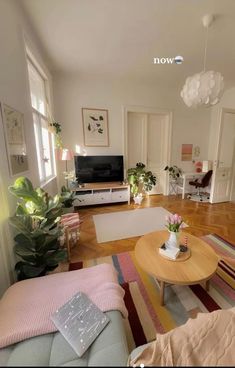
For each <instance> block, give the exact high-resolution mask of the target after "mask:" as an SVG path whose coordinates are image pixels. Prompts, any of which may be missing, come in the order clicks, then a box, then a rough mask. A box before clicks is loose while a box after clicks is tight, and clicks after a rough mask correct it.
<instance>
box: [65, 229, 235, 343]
mask: <svg viewBox="0 0 235 368" xmlns="http://www.w3.org/2000/svg"><path fill="white" fill-rule="evenodd" d="M203 239H204V241H206V242H207V243H208V244H210V245H211V246H212V247H213V248H214V250H215V251H216V252H217V253H219V254H221V255H223V256H225V257H226V256H227V257H230V258H233V259H235V246H234V245H232V244H230V243H228V242H226V241H225V240H223V239H222V238H220V237H219V236H217V235H215V234H213V235H207V236H204V237H203ZM100 263H111V264H113V265H114V267H115V268H116V270H117V271H118V277H119V283H120V284H121V285H122V287H123V288H124V290H125V299H124V300H125V304H126V307H127V309H128V311H129V318H128V320H127V321H126V322H125V323H126V330H127V337H128V343H129V348H130V349H133V348H134V347H137V346H139V345H142V344H144V343H146V342H149V341H152V340H154V339H155V335H156V332H160V333H164V332H167V331H169V330H171V329H172V328H174V327H176V326H179V325H181V324H183V323H185V322H186V321H187V320H188V318H190V317H192V318H193V317H195V316H196V314H197V313H198V312H212V311H214V310H216V309H227V308H230V307H233V306H235V268H234V266H232V265H231V264H230V263H227V262H224V261H221V262H220V263H219V267H218V271H217V273H216V275H215V276H213V278H212V279H211V282H210V291H209V292H206V290H205V289H204V288H203V287H202V286H201V285H193V286H179V285H171V286H167V287H166V290H165V305H164V306H160V302H159V300H160V295H159V286H158V283H157V281H156V280H155V279H154V278H153V277H151V276H149V275H147V274H146V273H145V272H144V271H143V270H142V269H141V268H140V266H139V264H138V263H137V261H136V259H135V255H134V252H125V253H120V254H115V255H113V256H109V257H102V258H96V259H93V260H89V261H84V262H78V263H74V264H70V269H71V270H72V269H77V268H83V267H90V266H93V265H96V264H100Z"/></svg>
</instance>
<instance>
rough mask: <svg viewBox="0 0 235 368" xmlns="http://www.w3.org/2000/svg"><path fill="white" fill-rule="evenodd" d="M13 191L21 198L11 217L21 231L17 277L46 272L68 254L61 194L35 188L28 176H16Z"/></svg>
mask: <svg viewBox="0 0 235 368" xmlns="http://www.w3.org/2000/svg"><path fill="white" fill-rule="evenodd" d="M9 191H10V193H12V194H13V195H14V196H16V197H17V198H18V201H17V207H16V212H15V214H14V216H13V217H10V224H11V225H12V226H14V227H15V229H16V230H17V232H18V233H17V235H16V236H15V238H14V240H15V242H16V244H15V246H14V252H15V254H16V255H17V256H18V257H20V258H21V260H20V261H18V262H17V263H16V265H15V271H16V273H17V278H18V280H22V279H28V278H32V277H37V276H41V275H44V274H46V272H47V271H51V270H53V269H54V268H56V267H57V266H58V263H59V262H61V261H63V260H65V259H66V257H67V252H66V250H65V249H62V248H61V247H60V244H59V240H58V239H59V237H60V235H61V234H62V228H61V227H60V225H59V220H60V215H61V213H62V203H61V202H60V196H59V195H58V194H57V195H56V196H54V197H51V196H50V195H48V193H47V192H45V191H44V190H43V189H41V188H36V189H34V188H33V185H32V183H31V181H30V180H29V179H28V178H26V177H19V178H18V179H16V181H15V183H14V185H12V186H10V187H9Z"/></svg>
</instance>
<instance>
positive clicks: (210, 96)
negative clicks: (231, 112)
mask: <svg viewBox="0 0 235 368" xmlns="http://www.w3.org/2000/svg"><path fill="white" fill-rule="evenodd" d="M223 89H224V81H223V76H222V75H221V74H220V73H219V72H214V71H212V70H209V71H207V72H205V71H203V72H200V73H197V74H194V75H193V76H192V77H188V78H187V79H186V82H185V84H184V86H183V89H182V91H181V94H180V95H181V97H182V98H183V100H184V102H185V104H186V105H187V106H188V107H197V106H200V105H206V106H210V105H215V104H217V103H218V102H219V100H220V98H221V96H222V93H223Z"/></svg>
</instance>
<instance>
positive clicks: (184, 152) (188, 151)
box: [181, 144, 193, 161]
mask: <svg viewBox="0 0 235 368" xmlns="http://www.w3.org/2000/svg"><path fill="white" fill-rule="evenodd" d="M192 157H193V145H192V144H182V149H181V160H182V161H192Z"/></svg>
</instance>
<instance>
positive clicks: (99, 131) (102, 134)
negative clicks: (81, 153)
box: [82, 108, 109, 147]
mask: <svg viewBox="0 0 235 368" xmlns="http://www.w3.org/2000/svg"><path fill="white" fill-rule="evenodd" d="M82 119H83V132H84V145H85V146H96V147H98V146H100V147H101V146H109V130H108V110H104V109H91V108H82Z"/></svg>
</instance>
